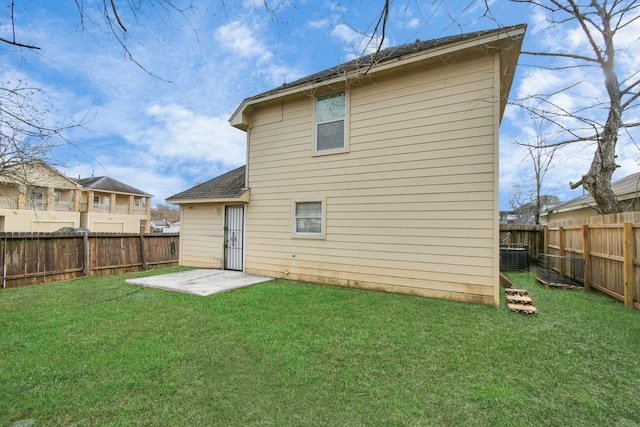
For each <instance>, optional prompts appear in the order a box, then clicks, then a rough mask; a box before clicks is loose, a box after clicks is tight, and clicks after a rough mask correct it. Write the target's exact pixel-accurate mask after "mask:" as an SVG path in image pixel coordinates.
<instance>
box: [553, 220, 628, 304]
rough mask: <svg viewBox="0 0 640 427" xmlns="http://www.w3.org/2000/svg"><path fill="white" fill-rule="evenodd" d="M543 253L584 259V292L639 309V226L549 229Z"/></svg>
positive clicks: (594, 225) (606, 225)
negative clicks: (592, 291) (593, 290)
mask: <svg viewBox="0 0 640 427" xmlns="http://www.w3.org/2000/svg"><path fill="white" fill-rule="evenodd" d="M544 240H545V244H544V247H545V253H546V254H550V255H555V256H560V257H563V256H576V257H581V258H582V259H584V271H583V274H582V276H583V277H582V281H583V284H584V288H585V290H588V289H591V288H593V289H597V290H599V291H601V292H604V293H606V294H608V295H610V296H612V297H614V298H616V299H619V300H621V301H624V304H625V306H627V307H635V308H637V309H640V224H632V223H629V222H627V223H623V224H584V225H574V226H567V227H549V228H547V229H546V230H545V239H544Z"/></svg>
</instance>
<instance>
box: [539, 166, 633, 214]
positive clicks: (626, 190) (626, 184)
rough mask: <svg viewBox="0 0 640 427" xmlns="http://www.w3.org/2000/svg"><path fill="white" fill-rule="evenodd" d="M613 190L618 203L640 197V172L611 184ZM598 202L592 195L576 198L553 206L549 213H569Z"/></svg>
mask: <svg viewBox="0 0 640 427" xmlns="http://www.w3.org/2000/svg"><path fill="white" fill-rule="evenodd" d="M611 190H612V191H613V192H614V194H615V195H616V196H617V197H618V201H623V200H628V199H633V198H636V197H640V172H638V173H634V174H632V175H629V176H627V177H624V178H622V179H620V180H618V181H615V182H612V183H611ZM595 204H596V202H595V200H593V197H591V195H584V196H580V197H576V198H574V199H571V200H567V201H566V202H563V203H559V204H557V205H555V206H552V207H551V209H549V212H559V211H567V210H573V209H580V208H584V207H590V206H595Z"/></svg>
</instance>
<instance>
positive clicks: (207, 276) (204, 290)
mask: <svg viewBox="0 0 640 427" xmlns="http://www.w3.org/2000/svg"><path fill="white" fill-rule="evenodd" d="M269 280H273V278H272V277H262V276H253V275H251V274H247V273H244V272H242V271H230V270H213V269H198V270H189V271H182V272H179V273H171V274H163V275H161V276H151V277H140V278H138V279H127V280H126V282H127V283H128V284H130V285H140V286H148V287H151V288H158V289H165V290H168V291H176V292H184V293H187V294H192V295H200V296H207V295H211V294H217V293H219V292H224V291H230V290H232V289H238V288H243V287H245V286H251V285H255V284H257V283H262V282H268V281H269Z"/></svg>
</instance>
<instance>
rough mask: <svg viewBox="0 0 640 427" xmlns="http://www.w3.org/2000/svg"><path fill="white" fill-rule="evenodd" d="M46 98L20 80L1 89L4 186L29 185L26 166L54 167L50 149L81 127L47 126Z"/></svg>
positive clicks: (0, 153)
mask: <svg viewBox="0 0 640 427" xmlns="http://www.w3.org/2000/svg"><path fill="white" fill-rule="evenodd" d="M47 105H48V104H47V102H46V97H45V96H44V94H43V93H42V91H41V90H40V89H38V88H34V87H31V86H30V85H29V84H28V83H27V82H26V81H23V80H19V81H17V83H15V84H13V85H8V84H7V85H6V86H5V87H1V86H0V177H2V180H3V181H5V182H13V183H20V184H28V182H27V176H28V175H27V174H25V173H20V171H21V170H23V168H21V166H24V165H26V164H29V163H33V162H35V161H46V162H48V163H52V159H51V149H52V148H53V147H54V145H55V144H57V143H59V142H58V141H64V138H63V137H62V135H61V133H62V131H64V130H65V129H69V128H72V127H75V126H77V125H78V124H76V123H74V122H72V121H69V122H68V123H64V124H62V125H54V124H51V123H48V122H47V120H46V117H47V113H48V110H47Z"/></svg>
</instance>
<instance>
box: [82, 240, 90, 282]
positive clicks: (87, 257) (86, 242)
mask: <svg viewBox="0 0 640 427" xmlns="http://www.w3.org/2000/svg"><path fill="white" fill-rule="evenodd" d="M82 240H83V243H84V260H83V262H84V265H83V266H82V275H83V276H85V277H87V276H89V262H90V260H91V246H90V245H89V235H88V234H86V233H85V234H84V235H83V236H82Z"/></svg>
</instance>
